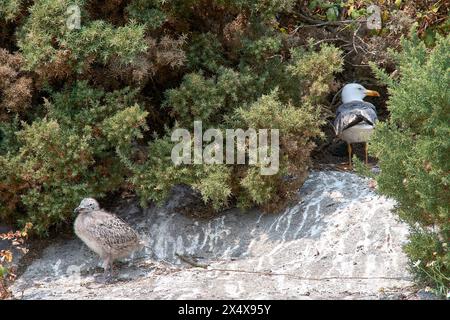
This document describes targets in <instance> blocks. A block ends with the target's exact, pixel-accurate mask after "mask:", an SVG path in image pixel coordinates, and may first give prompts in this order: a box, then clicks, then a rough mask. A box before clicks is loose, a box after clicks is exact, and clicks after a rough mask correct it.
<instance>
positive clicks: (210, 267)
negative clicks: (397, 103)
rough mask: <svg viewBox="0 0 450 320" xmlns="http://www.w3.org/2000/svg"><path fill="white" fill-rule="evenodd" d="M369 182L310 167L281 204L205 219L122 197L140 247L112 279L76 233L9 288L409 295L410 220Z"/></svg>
mask: <svg viewBox="0 0 450 320" xmlns="http://www.w3.org/2000/svg"><path fill="white" fill-rule="evenodd" d="M366 185H367V179H363V178H361V177H358V176H356V175H354V174H351V173H344V172H334V171H323V172H312V173H311V174H310V176H309V179H308V180H307V181H306V182H305V184H304V185H303V187H302V188H301V190H300V191H299V193H298V202H297V204H296V205H293V206H291V207H289V208H287V209H286V210H284V211H283V212H280V213H278V214H264V213H262V212H260V211H258V210H256V209H253V210H249V211H247V212H241V211H240V210H238V209H233V210H228V211H226V212H223V213H221V214H217V216H216V217H214V218H212V219H210V220H204V219H193V218H189V217H186V216H184V215H181V214H179V212H178V208H179V207H180V204H182V203H183V199H182V198H183V197H182V196H179V197H178V198H176V197H173V198H172V200H170V201H168V203H167V204H166V205H164V206H163V207H156V206H151V207H150V208H147V209H141V208H140V207H139V206H138V205H137V204H136V203H135V202H128V203H126V204H125V205H122V206H120V207H119V208H118V209H117V210H116V211H115V212H116V213H119V215H120V216H121V217H122V218H123V219H124V220H125V221H127V222H128V223H130V224H131V225H132V226H133V228H134V229H135V230H136V231H137V232H138V233H139V234H140V236H141V238H142V239H143V240H144V241H145V242H146V247H145V248H144V250H142V251H141V252H139V253H137V254H136V255H135V257H134V258H132V259H131V260H125V261H124V263H122V265H121V266H120V267H119V269H118V272H119V275H118V281H116V282H114V283H113V284H109V285H99V284H96V283H95V281H94V276H95V275H96V274H97V273H98V272H99V271H98V268H97V267H98V265H99V261H98V259H97V258H96V256H95V254H93V253H92V252H91V251H90V250H89V249H88V248H87V247H85V246H84V245H83V244H82V243H81V241H79V240H78V239H75V240H71V241H64V242H58V243H55V244H53V245H51V246H50V247H48V248H47V249H46V250H45V251H44V253H43V255H42V256H41V258H40V259H37V260H35V261H34V262H33V263H32V264H31V265H30V266H29V267H28V269H27V270H26V272H25V273H24V274H23V275H22V276H21V277H20V278H19V279H18V280H17V281H16V283H15V284H14V286H13V287H12V291H13V293H14V294H15V296H16V297H21V296H22V294H23V298H24V299H120V298H131V299H208V298H209V299H383V298H387V297H388V296H389V292H392V294H390V295H391V297H394V296H393V294H396V293H398V292H400V293H401V294H402V295H405V296H407V295H408V294H409V293H410V291H411V290H412V286H413V282H412V277H411V276H410V274H409V273H408V271H407V258H406V256H405V254H404V253H403V251H402V245H403V244H404V243H405V241H406V240H407V235H408V228H407V226H406V225H404V224H403V223H400V222H399V221H398V220H397V219H396V216H395V215H394V214H393V213H392V211H391V210H392V208H393V207H394V205H395V202H394V201H393V200H390V199H387V198H385V197H382V196H379V195H377V194H376V193H374V191H373V190H372V189H370V188H367V187H366ZM179 194H182V192H180V193H179ZM112 211H114V210H112ZM380 292H387V296H383V295H381V294H380ZM398 297H400V295H399V296H398Z"/></svg>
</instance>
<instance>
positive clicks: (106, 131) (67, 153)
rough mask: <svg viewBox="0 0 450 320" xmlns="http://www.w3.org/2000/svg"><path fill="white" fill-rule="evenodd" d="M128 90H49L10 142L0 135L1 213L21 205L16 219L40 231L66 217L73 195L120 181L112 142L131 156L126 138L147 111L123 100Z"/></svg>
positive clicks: (98, 191)
mask: <svg viewBox="0 0 450 320" xmlns="http://www.w3.org/2000/svg"><path fill="white" fill-rule="evenodd" d="M132 96H133V93H130V92H129V90H128V89H124V90H120V91H115V92H111V93H105V92H103V91H102V90H98V89H93V88H91V87H89V86H88V85H87V83H86V82H77V83H75V85H74V86H73V87H71V88H67V89H66V90H64V91H62V92H57V93H52V96H51V99H50V100H48V101H46V103H45V104H44V106H43V108H44V109H46V110H47V117H46V118H43V119H39V120H35V121H34V122H33V123H32V124H31V125H28V124H26V123H22V125H21V128H20V130H17V132H16V135H17V141H13V142H12V141H10V140H5V145H6V147H5V148H7V151H9V152H8V153H6V154H4V155H2V156H0V168H1V170H0V172H1V176H0V177H1V181H2V184H0V199H1V200H2V201H1V203H0V208H1V211H0V212H1V216H2V217H3V218H7V217H8V216H10V215H12V214H14V213H15V212H17V211H18V210H19V209H20V208H24V209H25V211H26V216H25V218H24V219H22V221H25V220H26V221H30V222H32V223H33V224H34V225H35V227H36V228H35V231H36V232H38V233H46V232H48V229H49V228H50V227H51V226H55V225H59V224H61V223H63V222H65V221H70V219H71V215H72V211H73V206H75V205H76V204H77V203H78V202H79V200H80V198H82V197H84V196H87V195H97V196H99V195H102V194H104V193H105V192H108V191H112V190H115V189H117V188H118V187H120V186H121V185H122V184H123V182H124V176H125V167H124V164H122V163H121V161H120V158H119V157H118V155H117V154H116V152H115V148H116V147H117V148H120V150H121V151H122V152H123V153H125V154H130V153H131V147H130V144H131V142H132V141H133V140H134V139H137V138H140V137H142V133H141V130H142V129H145V128H146V124H145V116H146V115H147V113H146V112H144V111H142V110H141V109H140V108H139V106H137V105H134V106H133V105H131V106H130V104H131V100H132ZM16 126H17V124H16ZM9 143H11V144H12V146H9V145H8V144H9Z"/></svg>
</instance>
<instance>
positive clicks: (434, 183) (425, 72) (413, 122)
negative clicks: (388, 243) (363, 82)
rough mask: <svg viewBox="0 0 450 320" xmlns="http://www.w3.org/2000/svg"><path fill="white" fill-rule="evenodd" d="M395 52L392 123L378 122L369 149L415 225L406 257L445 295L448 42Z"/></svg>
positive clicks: (408, 45) (385, 184)
mask: <svg viewBox="0 0 450 320" xmlns="http://www.w3.org/2000/svg"><path fill="white" fill-rule="evenodd" d="M402 44H403V51H402V52H400V53H397V54H395V58H396V60H397V62H398V64H399V71H400V78H399V79H391V78H389V76H387V75H386V74H383V72H382V71H380V70H376V72H377V74H378V75H379V77H380V78H382V79H384V80H385V81H386V82H387V83H388V84H389V93H390V98H389V101H388V109H389V111H390V119H389V120H388V121H387V122H386V123H380V124H379V125H378V126H377V128H376V130H375V135H374V137H373V140H372V141H373V142H372V143H371V145H370V148H371V150H372V151H373V152H374V154H375V155H376V156H377V157H378V159H379V166H380V168H381V174H380V175H379V176H378V177H377V182H378V186H379V189H380V191H381V192H382V193H384V194H386V195H388V196H390V197H393V198H394V199H396V200H397V203H398V205H397V212H398V214H399V216H400V218H402V219H403V220H404V221H406V222H407V223H408V224H409V225H410V226H411V232H412V233H411V236H410V242H409V244H407V245H406V248H405V249H406V252H407V254H408V256H409V257H410V259H411V263H412V264H413V263H415V267H414V268H413V270H414V271H415V274H416V275H417V276H418V278H419V279H420V280H422V281H424V282H426V283H428V284H431V285H433V286H434V287H435V288H437V290H438V291H439V292H440V293H445V291H448V289H449V285H450V282H449V280H450V253H449V251H448V242H449V240H450V193H449V183H450V140H449V138H448V137H449V135H450V127H449V123H450V91H449V89H448V84H449V83H450V73H449V70H450V57H449V52H450V37H449V36H446V37H438V40H437V44H436V46H435V47H434V48H432V49H430V50H429V49H427V48H426V47H425V44H424V43H423V42H421V41H419V40H418V38H417V36H415V35H413V37H412V39H411V40H403V41H402ZM416 262H417V263H416Z"/></svg>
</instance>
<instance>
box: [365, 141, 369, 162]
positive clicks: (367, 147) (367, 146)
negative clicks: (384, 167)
mask: <svg viewBox="0 0 450 320" xmlns="http://www.w3.org/2000/svg"><path fill="white" fill-rule="evenodd" d="M368 149H369V145H368V144H367V142H365V143H364V151H365V152H366V164H368V163H369V157H368V155H367V153H368Z"/></svg>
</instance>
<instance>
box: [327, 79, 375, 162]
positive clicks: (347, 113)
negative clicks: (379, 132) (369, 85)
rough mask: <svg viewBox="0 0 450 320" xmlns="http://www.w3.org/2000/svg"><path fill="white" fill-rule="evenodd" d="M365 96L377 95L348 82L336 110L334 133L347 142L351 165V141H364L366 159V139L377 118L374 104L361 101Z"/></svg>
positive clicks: (372, 91)
mask: <svg viewBox="0 0 450 320" xmlns="http://www.w3.org/2000/svg"><path fill="white" fill-rule="evenodd" d="M366 96H376V97H379V96H380V94H379V93H378V92H377V91H374V90H368V89H366V88H364V87H363V86H362V85H360V84H358V83H349V84H346V85H345V86H344V88H343V89H342V94H341V98H342V104H341V105H340V106H339V108H338V109H337V111H336V119H335V120H334V129H335V131H336V135H337V136H338V137H339V138H340V139H342V140H344V141H345V142H347V150H348V158H349V159H348V160H349V161H348V162H349V165H350V166H351V165H352V145H351V144H352V143H358V142H364V143H365V146H364V150H365V156H366V159H365V160H366V163H367V162H368V159H367V141H368V140H369V138H370V136H371V134H372V132H373V128H374V125H375V122H376V121H377V120H378V118H377V113H376V109H375V106H374V105H373V104H371V103H369V102H366V101H363V99H364V98H365V97H366Z"/></svg>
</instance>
